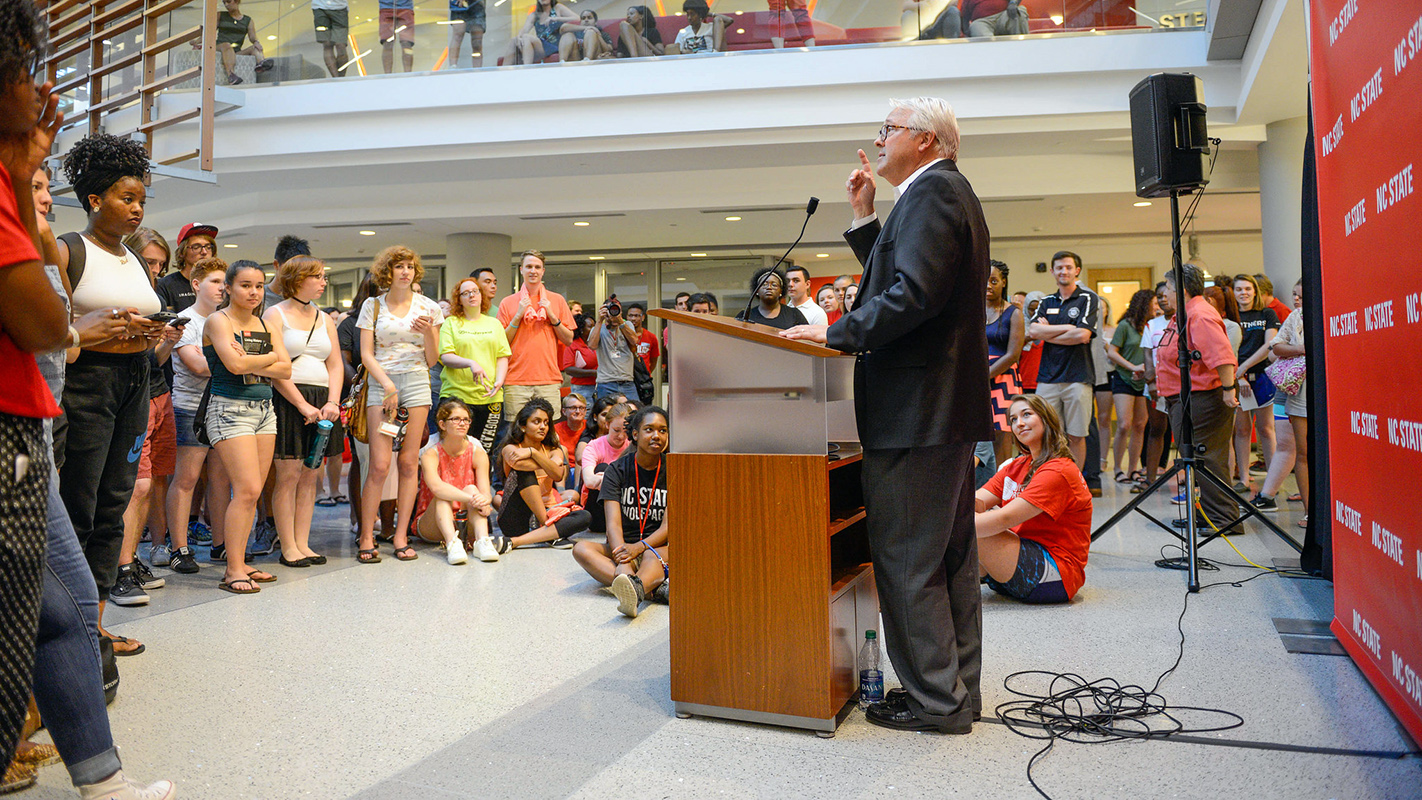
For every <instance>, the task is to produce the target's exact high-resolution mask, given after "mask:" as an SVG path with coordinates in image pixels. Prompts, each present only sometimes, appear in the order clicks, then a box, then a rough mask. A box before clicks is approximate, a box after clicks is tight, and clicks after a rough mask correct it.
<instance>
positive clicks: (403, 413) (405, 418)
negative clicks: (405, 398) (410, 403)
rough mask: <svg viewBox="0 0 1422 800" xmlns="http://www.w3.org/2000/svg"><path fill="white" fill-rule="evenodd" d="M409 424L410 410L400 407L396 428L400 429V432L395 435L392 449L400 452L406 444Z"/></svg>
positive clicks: (397, 413)
mask: <svg viewBox="0 0 1422 800" xmlns="http://www.w3.org/2000/svg"><path fill="white" fill-rule="evenodd" d="M409 423H410V411H409V409H407V408H405V407H404V406H400V410H399V411H396V412H395V426H396V427H397V428H399V430H398V431H397V432H396V433H395V435H394V439H395V443H394V444H393V445H391V447H390V449H392V450H399V449H400V446H401V445H402V444H404V443H405V431H406V429H408V428H409V426H410V424H409Z"/></svg>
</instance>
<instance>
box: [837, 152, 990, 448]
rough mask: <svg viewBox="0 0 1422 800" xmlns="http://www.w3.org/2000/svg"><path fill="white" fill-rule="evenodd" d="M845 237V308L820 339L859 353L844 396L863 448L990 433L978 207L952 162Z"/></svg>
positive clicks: (983, 230) (984, 237)
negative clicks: (850, 391) (848, 276)
mask: <svg viewBox="0 0 1422 800" xmlns="http://www.w3.org/2000/svg"><path fill="white" fill-rule="evenodd" d="M844 238H845V240H846V241H848V242H849V246H850V247H851V248H852V249H853V250H854V254H855V255H856V256H857V257H858V258H859V261H860V263H861V264H863V265H864V274H863V277H861V278H860V283H859V294H858V295H856V297H855V301H854V310H853V311H850V312H849V313H848V314H846V315H844V316H843V317H841V318H840V319H839V321H837V322H835V324H833V325H831V326H830V328H829V333H828V335H827V338H828V341H827V343H828V345H829V346H830V347H833V348H835V349H836V350H843V351H845V352H852V353H858V354H859V359H858V363H857V364H856V365H855V373H854V380H855V383H854V405H855V412H856V414H857V416H858V425H859V438H860V441H861V443H862V444H863V445H864V447H866V448H872V449H884V448H908V447H927V446H931V445H940V444H949V443H954V442H979V441H986V440H989V439H991V438H992V418H991V411H990V409H989V406H988V350H987V312H986V303H987V301H986V299H985V298H986V292H987V279H988V246H989V236H988V229H987V222H986V221H985V220H984V219H983V210H982V206H981V205H979V203H978V198H977V196H976V195H975V194H973V188H972V186H970V185H969V184H968V179H967V178H964V177H963V175H962V173H960V172H958V167H957V165H956V164H954V163H953V162H952V161H948V160H944V161H940V162H938V163H937V164H934V165H933V166H932V167H929V168H928V169H927V170H925V171H924V172H923V174H922V175H919V176H918V178H916V179H915V180H914V182H913V183H912V184H911V185H910V186H909V189H908V191H907V192H906V193H905V194H904V195H903V197H900V198H899V200H898V202H897V203H895V204H894V209H893V211H891V212H890V213H889V217H888V219H886V220H885V221H884V223H883V225H882V226H881V225H880V224H879V223H878V222H877V221H876V222H872V223H870V224H868V225H865V226H863V227H861V228H859V229H857V230H852V231H848V232H847V233H845V235H844Z"/></svg>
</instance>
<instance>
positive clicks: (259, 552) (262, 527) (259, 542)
mask: <svg viewBox="0 0 1422 800" xmlns="http://www.w3.org/2000/svg"><path fill="white" fill-rule="evenodd" d="M276 545H277V530H276V526H275V525H273V524H272V523H270V522H267V521H266V520H261V521H260V522H258V523H257V524H256V525H254V526H253V527H252V537H251V538H250V539H248V540H247V557H248V558H251V557H253V556H269V555H271V554H272V553H273V552H275V551H276Z"/></svg>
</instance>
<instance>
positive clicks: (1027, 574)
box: [987, 539, 1071, 603]
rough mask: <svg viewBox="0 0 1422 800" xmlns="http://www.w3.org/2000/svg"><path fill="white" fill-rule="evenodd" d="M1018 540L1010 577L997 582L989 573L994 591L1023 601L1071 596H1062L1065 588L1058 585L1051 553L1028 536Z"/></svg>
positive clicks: (1050, 600)
mask: <svg viewBox="0 0 1422 800" xmlns="http://www.w3.org/2000/svg"><path fill="white" fill-rule="evenodd" d="M1021 543H1022V546H1021V549H1019V550H1018V552H1017V569H1016V570H1015V571H1014V572H1013V573H1012V579H1011V580H1009V581H1007V582H1006V583H1000V582H998V581H996V580H993V578H992V577H991V576H989V577H988V579H987V583H988V586H990V587H992V590H993V591H994V592H997V593H998V594H1004V595H1007V596H1008V597H1011V598H1014V599H1017V600H1021V601H1022V602H1024V603H1065V602H1067V601H1069V600H1070V599H1071V598H1070V597H1067V596H1066V588H1065V587H1064V586H1063V585H1062V576H1061V573H1060V572H1058V571H1057V562H1056V561H1055V560H1053V558H1052V554H1051V553H1048V552H1047V548H1045V547H1043V546H1042V545H1041V544H1039V543H1037V542H1035V541H1033V540H1031V539H1022V540H1021Z"/></svg>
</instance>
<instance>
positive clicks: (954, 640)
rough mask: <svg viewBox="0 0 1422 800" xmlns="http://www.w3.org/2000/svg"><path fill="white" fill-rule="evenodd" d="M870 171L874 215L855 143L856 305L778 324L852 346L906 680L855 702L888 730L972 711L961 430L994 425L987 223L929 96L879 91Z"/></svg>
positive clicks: (949, 722) (966, 456) (977, 646)
mask: <svg viewBox="0 0 1422 800" xmlns="http://www.w3.org/2000/svg"><path fill="white" fill-rule="evenodd" d="M891 104H892V105H893V110H892V111H891V112H890V113H889V116H888V118H887V120H886V121H885V124H884V127H883V129H882V130H881V131H880V132H879V137H878V138H877V139H876V140H875V141H874V144H875V145H876V146H877V147H878V148H879V151H880V152H879V158H878V163H877V169H878V173H879V174H880V175H882V176H883V177H884V178H885V179H886V180H888V181H889V182H890V183H892V184H893V185H894V186H895V188H896V190H897V192H898V196H899V198H898V202H896V203H895V204H894V209H893V211H892V212H890V214H889V217H888V219H887V220H885V222H884V224H883V225H882V226H881V225H880V224H879V221H878V218H877V216H876V215H875V214H874V173H875V167H871V166H870V164H869V158H868V156H866V155H865V154H864V151H863V150H860V151H859V159H860V162H861V165H862V166H861V168H860V169H857V170H854V171H853V172H852V173H850V176H849V182H848V184H847V185H846V188H847V190H848V193H849V202H850V205H851V206H852V207H853V209H854V216H855V220H854V224H853V226H852V227H851V228H850V229H849V231H848V232H847V233H846V234H845V239H846V240H848V242H849V245H850V247H851V248H853V250H854V253H855V255H856V256H858V258H859V261H860V262H861V263H862V264H863V265H864V275H863V277H862V278H861V279H860V284H859V295H858V297H857V298H856V300H855V302H854V309H853V310H852V311H850V312H849V313H847V314H845V315H844V316H843V317H841V318H840V319H839V321H837V322H835V324H834V325H831V326H829V327H828V328H827V327H826V326H823V325H804V326H800V327H797V328H791V329H790V330H788V331H786V332H785V333H784V334H783V335H785V336H787V337H789V338H792V339H808V340H810V341H816V342H823V343H825V344H827V345H828V346H830V347H833V348H835V349H838V350H843V351H846V352H853V353H858V354H859V356H858V363H857V364H856V366H855V386H854V402H855V412H856V414H857V415H858V426H859V437H860V441H861V442H862V443H863V445H864V463H863V483H864V503H865V507H866V509H867V511H868V530H869V544H870V552H871V555H872V557H873V561H874V578H875V580H876V582H877V583H878V587H879V604H880V607H881V609H882V610H883V614H884V627H885V642H886V645H887V649H888V652H889V658H890V659H891V660H892V661H893V664H894V670H895V672H897V673H898V676H899V679H900V680H901V682H902V683H903V685H904V689H903V690H902V691H891V692H889V693H888V695H887V696H886V697H885V701H884V702H882V703H878V704H875V705H873V706H871V707H870V708H869V710H868V712H867V713H866V716H867V717H868V719H869V721H870V722H872V723H874V724H875V725H880V726H883V727H887V728H895V729H899V730H912V731H938V732H942V733H968V732H970V731H971V730H972V727H973V720H974V719H975V718H976V717H977V716H979V715H980V714H981V710H982V694H981V692H980V691H979V688H978V681H979V677H980V675H981V672H982V647H981V639H982V594H981V589H980V588H979V586H978V548H977V538H976V536H975V533H974V529H973V482H972V480H973V446H974V443H975V442H978V441H982V440H986V439H990V438H991V437H992V424H991V420H990V411H989V408H988V376H987V375H988V372H987V370H988V367H987V365H988V356H987V336H986V324H987V323H986V312H985V305H984V301H983V297H984V296H985V294H986V291H987V278H988V244H989V238H988V229H987V223H986V222H984V220H983V212H982V207H981V206H980V205H979V204H978V199H977V197H976V196H975V195H974V194H973V190H972V187H971V186H969V184H968V181H967V179H966V178H964V177H963V176H962V174H961V173H959V172H958V168H957V165H956V164H955V163H954V160H955V159H956V158H957V151H958V139H959V137H958V125H957V120H956V119H955V118H954V116H953V110H952V108H951V107H949V106H948V104H947V103H945V102H944V101H942V100H939V99H937V98H928V97H920V98H914V99H912V100H895V101H891Z"/></svg>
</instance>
